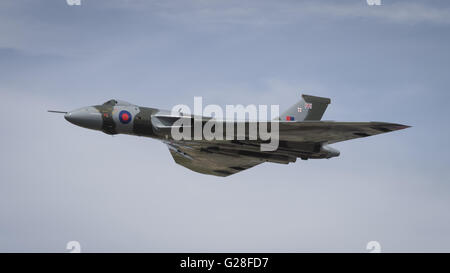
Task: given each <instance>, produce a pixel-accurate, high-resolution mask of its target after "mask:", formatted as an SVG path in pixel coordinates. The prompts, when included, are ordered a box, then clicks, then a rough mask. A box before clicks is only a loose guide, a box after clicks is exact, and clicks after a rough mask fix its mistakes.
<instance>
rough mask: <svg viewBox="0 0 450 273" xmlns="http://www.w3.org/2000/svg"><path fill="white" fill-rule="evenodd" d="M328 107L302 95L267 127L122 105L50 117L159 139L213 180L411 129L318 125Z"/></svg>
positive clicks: (111, 103) (326, 101) (385, 125)
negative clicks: (358, 139) (211, 176)
mask: <svg viewBox="0 0 450 273" xmlns="http://www.w3.org/2000/svg"><path fill="white" fill-rule="evenodd" d="M328 104H330V99H329V98H322V97H316V96H310V95H302V99H301V100H300V101H299V102H298V103H296V104H294V105H293V106H292V107H290V108H289V109H288V110H287V111H285V112H284V113H282V114H281V115H280V116H279V117H277V118H275V119H271V120H270V121H265V122H261V121H252V120H240V121H239V120H232V121H230V120H226V119H215V118H212V117H210V116H209V117H208V116H196V115H191V114H190V113H185V112H184V111H166V110H160V109H156V108H147V107H141V106H137V105H134V104H131V103H128V102H125V101H120V100H109V101H107V102H105V103H103V104H101V105H95V106H88V107H83V108H80V109H77V110H73V111H70V112H63V111H49V112H56V113H63V114H65V115H64V117H65V119H66V120H67V121H69V122H71V123H73V124H75V125H78V126H80V127H84V128H87V129H92V130H98V131H102V132H104V133H106V134H109V135H115V134H128V135H136V136H143V137H149V138H154V139H158V140H161V141H163V142H164V143H165V144H166V145H167V146H168V148H169V151H170V153H171V154H172V156H173V158H174V160H175V162H176V163H178V164H180V165H182V166H184V167H186V168H189V169H191V170H192V171H195V172H199V173H203V174H209V175H215V176H229V175H231V174H235V173H238V172H240V171H243V170H246V169H249V168H251V167H253V166H256V165H258V164H261V163H264V162H273V163H282V164H288V163H291V162H295V161H296V160H297V158H301V159H303V160H307V159H322V158H327V159H328V158H332V157H337V156H339V154H340V153H339V151H337V150H336V149H333V148H331V147H330V146H329V145H330V144H333V143H336V142H340V141H345V140H350V139H355V138H362V137H368V136H373V135H377V134H382V133H387V132H392V131H396V130H400V129H405V128H408V127H409V126H406V125H401V124H395V123H387V122H335V121H321V119H322V116H323V114H324V112H325V110H326V108H327V106H328ZM207 129H208V130H207ZM206 131H208V132H209V134H210V135H209V136H208V134H206V133H205V132H206ZM198 133H200V135H198ZM268 133H270V134H269V138H268V137H267V134H268ZM211 135H212V137H211ZM180 136H181V137H180Z"/></svg>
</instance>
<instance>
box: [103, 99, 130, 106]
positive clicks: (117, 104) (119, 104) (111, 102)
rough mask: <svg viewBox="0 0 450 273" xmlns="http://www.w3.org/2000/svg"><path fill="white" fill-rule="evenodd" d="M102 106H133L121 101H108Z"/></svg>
mask: <svg viewBox="0 0 450 273" xmlns="http://www.w3.org/2000/svg"><path fill="white" fill-rule="evenodd" d="M103 105H111V106H132V105H133V104H131V103H129V102H126V101H123V100H109V101H107V102H105V103H103Z"/></svg>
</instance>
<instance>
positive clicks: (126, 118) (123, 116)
mask: <svg viewBox="0 0 450 273" xmlns="http://www.w3.org/2000/svg"><path fill="white" fill-rule="evenodd" d="M132 118H133V116H131V113H130V112H128V111H126V110H122V111H120V113H119V120H120V122H122V123H123V124H128V123H130V121H131V119H132Z"/></svg>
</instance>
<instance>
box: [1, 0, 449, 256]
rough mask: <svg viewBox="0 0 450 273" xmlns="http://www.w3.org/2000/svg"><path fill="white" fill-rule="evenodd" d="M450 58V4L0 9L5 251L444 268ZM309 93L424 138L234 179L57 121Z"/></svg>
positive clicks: (145, 143) (141, 143)
mask: <svg viewBox="0 0 450 273" xmlns="http://www.w3.org/2000/svg"><path fill="white" fill-rule="evenodd" d="M449 48H450V3H449V2H448V1H436V0H431V1H415V0H410V1H400V0H399V1H395V0H392V1H389V0H382V5H381V6H369V5H367V3H366V1H365V0H345V1H331V0H329V1H328V0H320V1H290V0H281V1H268V0H258V1H256V0H248V1H242V0H241V1H237V0H228V1H225V0H220V1H219V0H183V1H181V0H173V1H172V0H170V1H168V0H152V1H144V0H108V1H107V0H81V5H80V6H69V5H67V3H66V1H65V0H45V1H44V0H14V1H13V0H4V1H1V2H0V98H1V99H2V100H3V102H2V107H0V122H1V124H2V126H1V129H0V130H1V131H0V132H1V136H2V137H1V139H2V141H1V142H0V151H1V153H0V251H1V252H67V251H68V250H67V249H66V244H67V243H68V242H69V241H78V242H79V243H80V245H81V251H82V252H367V251H368V250H367V249H366V245H367V243H368V242H369V241H378V242H379V244H380V245H381V250H382V251H383V252H449V251H450V213H448V212H449V209H450V175H449V172H448V171H449V170H448V167H449V163H450V160H449V158H448V156H449V154H450V149H449V143H448V140H449V137H450V130H449V123H448V118H449V113H448V110H447V108H448V107H447V104H448V101H449V99H450V95H449V94H450V91H449V90H448V89H449V86H450V77H449V75H450V51H449ZM302 93H305V94H311V95H316V96H324V97H329V98H331V104H330V105H329V107H328V109H327V111H326V113H325V115H324V117H323V119H325V120H336V121H386V122H394V123H401V124H406V125H410V126H412V127H411V128H408V129H406V130H401V131H397V132H392V133H387V134H382V135H377V136H372V137H368V138H361V139H357V140H352V141H347V142H341V143H336V144H333V145H332V147H334V148H336V149H338V150H340V152H341V155H340V157H338V158H332V159H329V160H325V159H324V160H308V161H302V160H298V161H297V162H296V163H294V164H289V165H282V164H270V163H265V164H261V165H258V166H256V167H254V168H251V169H249V170H246V171H243V172H241V173H238V174H235V175H232V176H229V177H227V178H221V177H213V176H206V175H202V174H198V173H195V172H192V171H190V170H188V169H186V168H184V167H182V166H179V165H177V164H175V162H174V161H173V159H172V157H171V155H170V153H169V151H168V149H167V147H166V146H165V145H164V144H163V143H161V142H159V141H156V140H153V139H149V138H142V137H134V136H125V135H117V136H108V135H105V134H103V133H101V132H98V131H90V130H87V129H83V128H79V127H76V126H73V125H72V124H70V123H68V122H67V121H65V120H64V118H63V117H62V116H61V115H57V114H50V113H47V112H46V111H47V110H48V109H54V110H64V111H68V110H73V109H75V108H79V107H83V106H87V105H95V104H101V103H103V102H105V101H107V100H109V99H112V98H115V99H121V100H125V101H129V102H131V103H135V104H137V105H141V106H147V107H155V108H163V109H171V108H172V106H174V105H177V104H186V105H190V106H192V105H193V98H194V96H202V97H203V104H204V105H205V104H218V105H222V106H224V105H226V104H233V105H235V104H243V105H248V104H256V105H258V104H268V105H271V104H279V105H280V111H282V110H283V109H286V108H288V107H289V106H290V105H291V104H293V102H295V101H298V100H299V99H300V94H302Z"/></svg>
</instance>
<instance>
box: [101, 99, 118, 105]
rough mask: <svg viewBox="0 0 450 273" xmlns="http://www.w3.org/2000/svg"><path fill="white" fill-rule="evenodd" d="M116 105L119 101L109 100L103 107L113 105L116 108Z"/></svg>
mask: <svg viewBox="0 0 450 273" xmlns="http://www.w3.org/2000/svg"><path fill="white" fill-rule="evenodd" d="M116 104H117V101H116V100H109V101H107V102H105V103H103V105H112V106H114V105H116Z"/></svg>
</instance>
